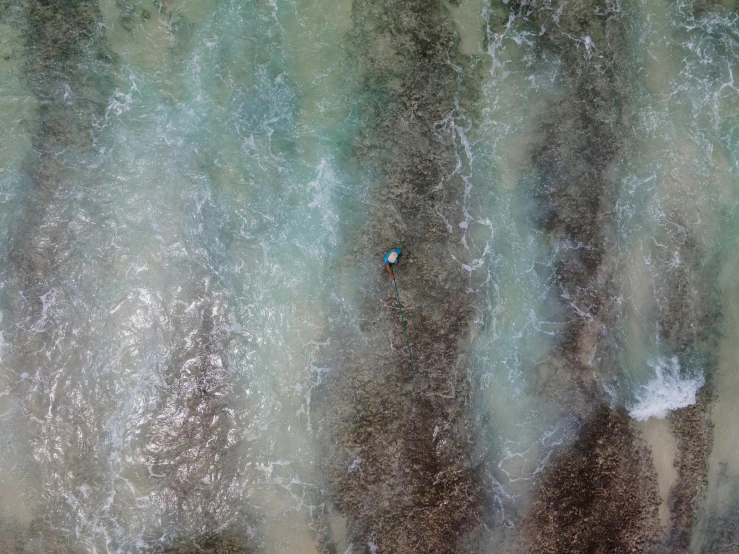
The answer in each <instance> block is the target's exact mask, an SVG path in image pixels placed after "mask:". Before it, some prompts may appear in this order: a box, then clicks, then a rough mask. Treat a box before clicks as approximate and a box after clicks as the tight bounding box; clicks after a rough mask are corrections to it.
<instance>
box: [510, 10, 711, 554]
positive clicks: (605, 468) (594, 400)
mask: <svg viewBox="0 0 739 554" xmlns="http://www.w3.org/2000/svg"><path fill="white" fill-rule="evenodd" d="M517 9H518V10H520V14H521V15H522V16H523V17H526V18H528V19H529V20H531V22H532V28H536V29H542V33H541V34H542V37H541V39H540V40H539V44H538V46H539V48H540V49H541V50H546V51H549V52H552V53H554V54H556V55H557V56H558V57H559V58H560V59H561V60H562V62H563V64H562V70H561V71H562V74H561V77H560V78H561V90H562V92H561V94H560V95H559V96H558V97H556V98H555V99H553V100H552V101H551V102H550V103H549V105H547V106H546V107H545V108H544V109H543V110H542V114H541V122H540V124H539V126H538V128H537V129H536V133H537V134H538V139H536V140H535V141H534V146H533V147H532V148H531V164H532V167H534V168H535V169H534V172H533V173H532V175H531V176H530V178H529V183H530V186H531V189H532V191H533V195H534V197H535V198H536V199H537V203H538V205H539V212H538V222H539V226H540V228H541V229H542V231H544V232H545V233H546V236H547V237H548V240H549V242H550V245H551V246H550V248H551V250H552V251H553V252H555V253H556V256H557V260H558V261H557V266H556V270H555V278H554V283H553V287H552V291H553V293H554V294H556V295H557V296H558V297H560V298H563V299H564V301H563V304H562V308H563V313H567V312H569V314H568V315H567V317H566V319H565V321H566V322H567V326H566V330H565V331H564V332H563V333H562V338H561V340H560V342H559V344H558V345H557V347H556V348H555V349H554V350H553V351H552V352H551V353H550V356H549V357H548V358H547V359H546V360H544V361H542V362H541V363H540V364H539V366H538V387H537V392H538V394H539V395H540V397H541V398H542V400H544V401H545V402H547V403H551V401H552V400H554V401H555V403H556V405H557V406H559V407H560V408H558V409H562V408H564V409H565V410H569V411H570V412H571V414H572V415H574V416H575V418H576V419H577V420H578V421H580V425H582V431H581V432H580V434H578V435H577V436H576V437H575V438H574V439H573V440H572V443H571V444H570V445H569V446H567V447H566V448H565V449H564V450H563V451H562V452H560V453H559V454H557V455H555V456H553V458H552V459H551V460H550V462H549V464H548V466H547V467H546V468H545V470H544V471H543V474H542V476H541V478H540V479H539V480H538V481H537V483H536V485H535V491H534V493H533V499H534V500H533V502H532V504H531V505H530V508H529V512H528V514H527V515H526V516H525V517H524V524H523V526H522V529H520V530H519V548H520V549H521V550H522V551H525V552H532V553H533V552H572V553H575V552H651V551H654V549H656V548H659V545H660V544H661V543H662V541H663V530H662V529H661V527H660V525H659V522H658V519H657V507H658V505H659V501H658V495H657V488H656V472H655V469H654V467H653V464H652V463H651V461H650V456H649V454H648V449H647V448H646V443H645V442H644V440H643V438H642V436H641V433H640V432H639V431H638V430H637V429H636V427H635V424H634V422H633V421H631V420H630V419H629V418H628V417H627V416H626V415H625V414H624V413H621V412H617V411H614V410H613V409H611V408H609V407H608V405H609V404H610V399H609V397H608V395H607V394H606V391H605V390H604V389H603V388H602V386H601V384H600V382H601V381H602V380H606V379H608V378H609V377H611V376H612V375H614V374H616V373H617V367H618V364H617V363H616V360H615V356H614V355H613V353H612V352H611V351H610V348H611V346H610V345H609V343H608V341H607V340H606V336H607V335H606V331H607V328H608V326H609V325H618V320H617V319H615V312H614V310H613V309H612V308H613V306H611V305H610V304H609V302H610V300H608V299H609V298H615V297H616V296H617V295H614V294H611V288H612V286H613V275H614V272H615V271H617V268H616V266H615V264H614V257H613V253H614V252H615V245H614V241H613V238H612V235H613V233H614V219H613V217H614V216H613V210H612V206H613V203H614V201H615V198H616V197H617V194H618V186H617V175H618V166H619V163H620V161H621V159H622V158H623V157H624V156H625V154H626V149H627V146H626V139H625V137H626V129H627V128H628V127H627V126H628V125H629V121H628V113H629V111H628V109H627V108H628V106H627V102H628V97H629V96H628V95H629V91H628V86H629V83H630V82H631V79H630V76H629V74H628V72H627V69H626V68H627V67H628V66H629V63H628V62H629V60H628V58H627V54H626V43H627V28H626V24H627V21H626V19H625V16H624V14H623V13H622V12H620V10H616V9H613V6H612V5H610V4H609V3H608V2H601V1H595V2H591V1H582V2H537V1H533V2H526V3H521V4H520V5H518V7H517ZM577 37H586V38H585V39H583V38H577ZM673 278H674V279H675V282H674V283H673V284H671V285H669V287H673V286H675V287H677V288H678V289H679V290H681V291H683V292H684V290H685V285H687V283H688V281H686V280H685V279H686V277H685V275H679V274H676V275H674V276H673ZM688 302H689V301H688ZM694 315H695V314H694V313H692V312H691V313H690V314H682V316H680V315H679V314H676V313H675V314H666V313H663V314H661V318H660V325H661V327H662V328H663V329H666V330H667V331H666V332H667V333H669V332H670V331H669V329H670V328H671V326H674V325H675V322H678V321H682V322H683V323H682V324H683V325H691V326H692V324H693V323H698V321H697V320H696V319H695V318H694V317H693V316H694ZM667 342H668V343H669V344H670V346H672V347H673V350H672V351H673V352H680V351H684V350H685V348H689V345H690V344H692V343H693V342H694V339H693V338H691V337H680V338H675V339H674V340H669V341H667ZM703 398H704V400H705V398H707V397H706V396H704V397H703ZM599 406H600V407H599ZM700 406H701V402H699V404H698V406H696V407H690V408H687V409H686V410H687V411H686V412H685V414H682V413H677V414H675V415H673V416H672V418H671V421H672V422H673V427H674V428H675V430H676V433H675V434H676V436H678V441H679V450H680V454H679V455H678V462H677V463H678V467H679V471H680V478H679V483H682V484H678V485H677V486H676V488H675V489H674V490H673V491H672V492H671V495H670V511H671V514H672V520H671V528H670V533H669V535H670V537H672V538H670V539H664V540H668V542H669V544H670V545H672V546H673V547H675V548H677V547H678V545H679V544H683V543H684V542H685V539H684V538H679V537H681V536H682V535H685V536H687V537H689V535H690V529H691V526H692V515H689V513H690V514H692V511H690V510H692V508H688V506H691V505H692V504H691V503H692V501H693V499H695V498H696V496H697V495H698V491H699V490H700V488H701V485H700V483H701V482H702V480H703V479H704V476H705V470H706V464H705V457H706V456H707V454H705V455H704V456H703V458H701V456H697V457H696V452H699V451H701V450H704V449H705V451H706V452H708V451H710V433H706V432H705V430H704V429H702V428H699V427H700V426H701V423H700V420H701V416H699V415H697V414H696V415H694V416H690V415H688V414H689V413H693V412H696V410H698V411H699V412H700V410H702V408H701V407H700ZM683 418H687V419H686V421H685V424H684V425H683V424H682V423H680V424H676V423H675V422H677V421H678V420H680V421H682V419H683ZM693 424H694V425H693ZM685 426H689V427H691V429H690V430H688V429H683V427H685ZM606 450H607V451H606ZM696 483H697V484H696ZM684 488H686V489H688V490H683V489H684ZM678 530H679V531H678Z"/></svg>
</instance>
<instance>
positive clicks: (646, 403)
mask: <svg viewBox="0 0 739 554" xmlns="http://www.w3.org/2000/svg"><path fill="white" fill-rule="evenodd" d="M649 365H650V367H651V368H652V369H653V370H654V373H655V376H654V377H653V378H652V379H650V380H649V382H648V383H647V384H646V385H642V386H641V387H640V388H639V390H638V391H637V393H636V395H635V396H636V398H635V400H634V403H633V404H632V405H630V406H629V415H631V417H633V418H634V419H637V420H639V421H646V420H647V419H649V418H650V417H658V418H662V417H665V416H666V415H667V413H668V412H670V411H672V410H677V409H678V408H685V407H687V406H692V405H693V404H695V395H696V393H697V392H698V390H700V388H701V387H702V386H703V385H704V384H705V382H706V379H705V377H704V376H703V375H702V374H700V375H698V376H695V377H690V376H685V375H684V374H683V372H681V368H680V361H679V360H678V358H677V356H673V357H672V358H670V359H669V360H668V359H665V358H658V359H657V360H655V361H652V362H650V364H649Z"/></svg>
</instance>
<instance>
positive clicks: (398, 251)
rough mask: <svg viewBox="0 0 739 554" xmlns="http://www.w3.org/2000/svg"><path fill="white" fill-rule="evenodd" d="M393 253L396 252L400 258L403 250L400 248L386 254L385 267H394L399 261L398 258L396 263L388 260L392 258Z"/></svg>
mask: <svg viewBox="0 0 739 554" xmlns="http://www.w3.org/2000/svg"><path fill="white" fill-rule="evenodd" d="M393 252H396V253H397V254H398V257H400V253H401V252H402V250H401V249H400V248H393V249H392V250H390V252H388V253H387V254H385V265H393V264H394V263H395V262H397V261H398V258H395V262H391V261H390V260H389V259H388V258H389V257H390V254H392V253H393Z"/></svg>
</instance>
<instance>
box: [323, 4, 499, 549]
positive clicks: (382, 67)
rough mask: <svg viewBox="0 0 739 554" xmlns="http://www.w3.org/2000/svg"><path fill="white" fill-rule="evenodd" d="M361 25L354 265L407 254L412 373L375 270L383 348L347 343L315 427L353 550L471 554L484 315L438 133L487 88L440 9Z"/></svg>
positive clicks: (368, 10)
mask: <svg viewBox="0 0 739 554" xmlns="http://www.w3.org/2000/svg"><path fill="white" fill-rule="evenodd" d="M353 17H354V30H353V31H352V35H351V39H352V41H353V45H354V46H353V48H354V50H353V51H352V52H351V53H352V55H353V56H354V59H355V60H356V62H357V64H358V73H359V74H360V75H362V76H363V78H364V82H363V83H362V85H363V91H362V94H363V95H364V96H363V101H364V102H365V103H366V106H367V108H366V117H365V120H366V125H365V127H364V129H363V131H362V133H361V135H360V137H359V139H358V141H357V143H356V144H355V146H354V148H353V160H354V163H355V164H356V165H357V167H358V169H359V170H360V171H363V172H366V173H368V174H370V175H372V179H373V180H374V182H376V183H377V185H376V186H375V187H374V188H373V189H372V191H371V195H372V198H371V206H372V208H371V214H370V218H369V221H370V222H369V223H367V224H366V226H365V227H364V228H363V229H362V230H361V232H362V236H361V237H357V247H356V252H355V256H356V258H358V259H359V258H368V259H373V260H378V261H379V260H381V259H382V254H384V251H385V249H389V248H391V247H394V246H401V247H402V248H403V252H404V255H403V257H402V258H401V263H400V266H399V269H398V270H397V271H398V273H397V275H398V278H399V289H400V296H401V300H402V302H403V306H404V309H405V312H406V318H407V322H408V332H409V335H410V340H411V343H412V347H413V352H414V359H415V363H414V366H413V367H412V366H411V364H410V361H409V359H408V353H407V350H406V349H405V342H404V338H403V331H402V328H401V325H400V321H399V317H398V313H397V306H396V302H395V296H394V292H393V288H392V285H391V284H390V280H389V279H388V276H387V274H386V273H385V272H384V270H383V269H382V265H381V264H378V265H377V266H376V269H377V271H376V272H375V273H373V276H372V279H373V282H372V283H371V284H370V285H369V286H368V289H369V290H370V291H371V297H370V298H367V301H366V302H365V303H364V304H363V311H364V313H363V317H364V319H365V321H366V322H365V323H364V324H363V329H367V330H369V329H372V331H371V333H368V334H367V335H371V337H372V338H370V339H367V335H365V337H363V339H362V341H361V343H360V344H358V345H357V348H356V349H355V348H353V347H351V346H350V344H349V341H353V342H355V343H356V339H353V338H351V337H350V336H349V335H348V334H347V336H346V337H344V338H343V339H342V340H344V341H346V343H345V344H342V345H341V346H342V350H343V352H344V354H343V356H342V357H341V358H339V359H337V360H336V366H337V368H336V371H334V372H332V374H331V375H330V376H329V377H328V378H327V379H326V382H325V383H324V384H323V386H322V390H321V391H319V394H320V398H319V400H317V401H316V402H315V404H314V405H315V406H316V408H315V410H314V411H313V414H314V418H315V419H316V425H315V427H316V428H321V429H322V430H323V432H324V437H325V439H324V440H325V443H326V445H327V446H326V447H325V452H324V456H323V458H324V460H326V462H325V465H326V473H327V474H328V475H329V476H330V479H331V482H330V487H331V491H332V494H333V497H334V500H335V503H336V506H337V507H338V508H339V510H340V512H341V513H342V514H343V515H344V516H345V517H346V518H347V519H348V533H349V538H348V540H349V541H350V542H351V543H352V544H353V545H354V546H355V548H360V549H361V550H355V551H366V552H370V551H375V548H379V549H380V550H381V551H382V552H394V553H397V554H401V553H421V552H429V553H431V552H434V553H444V552H447V553H451V552H460V551H465V550H466V548H465V547H464V546H463V545H464V544H467V541H470V540H472V538H471V537H472V535H474V533H475V531H476V528H477V527H478V525H479V523H480V521H481V518H482V510H483V500H484V497H485V494H484V487H483V475H482V470H481V465H480V464H479V463H477V461H476V460H475V459H474V458H473V456H472V452H473V451H474V448H473V436H474V433H473V428H472V425H473V423H472V418H471V417H470V410H471V401H470V385H469V380H468V376H467V352H466V349H467V348H468V347H467V346H465V344H466V342H467V340H468V336H469V326H470V322H471V320H472V315H473V311H472V305H471V298H470V295H469V294H467V292H466V290H465V288H464V282H465V275H464V272H463V270H462V268H461V267H460V265H459V264H456V263H454V262H453V260H452V259H451V257H450V256H449V248H450V245H452V244H455V243H458V241H459V238H460V237H459V235H458V234H457V233H456V232H448V231H447V227H448V225H447V223H446V221H447V220H458V219H459V218H460V217H461V213H460V211H459V210H460V208H459V200H460V198H461V196H462V193H463V190H464V184H463V183H462V181H461V179H460V178H459V176H458V175H456V176H455V175H454V174H453V173H454V168H455V166H456V157H455V152H454V149H453V146H452V144H451V140H450V139H449V137H446V136H443V135H441V134H440V133H439V132H438V130H437V129H436V127H435V123H436V122H438V121H440V120H442V119H444V117H446V116H447V115H448V114H449V113H450V112H451V111H452V110H454V109H455V101H458V102H464V100H465V99H464V94H463V92H462V91H464V90H465V89H467V90H475V89H476V88H475V87H474V86H469V85H470V83H464V82H461V77H460V73H458V72H457V71H455V64H456V65H458V66H462V65H464V64H466V63H467V62H466V61H465V59H464V58H463V57H462V56H461V54H460V53H459V40H458V37H457V36H456V34H455V32H454V27H453V23H452V21H451V19H450V17H449V16H448V14H447V13H446V11H445V8H444V6H443V5H442V4H440V3H439V4H434V3H431V4H429V3H427V2H424V1H420V0H411V1H408V2H392V1H382V2H375V3H365V2H355V3H354V14H353ZM381 248H382V250H381ZM377 300H379V302H378V301H377ZM388 335H389V336H391V337H392V338H391V344H390V345H388V342H387V337H388ZM367 341H369V342H368V343H367ZM362 343H363V344H362ZM335 398H340V399H342V400H341V401H340V402H338V403H337V402H335V401H333V400H332V399H335ZM319 414H320V415H319Z"/></svg>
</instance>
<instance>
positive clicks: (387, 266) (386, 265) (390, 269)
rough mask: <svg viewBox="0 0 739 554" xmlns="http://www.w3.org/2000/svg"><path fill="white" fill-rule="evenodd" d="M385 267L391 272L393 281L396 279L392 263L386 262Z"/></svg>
mask: <svg viewBox="0 0 739 554" xmlns="http://www.w3.org/2000/svg"><path fill="white" fill-rule="evenodd" d="M385 269H387V272H388V273H389V274H390V277H392V278H393V281H395V275H393V269H392V268H391V267H390V264H385Z"/></svg>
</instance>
